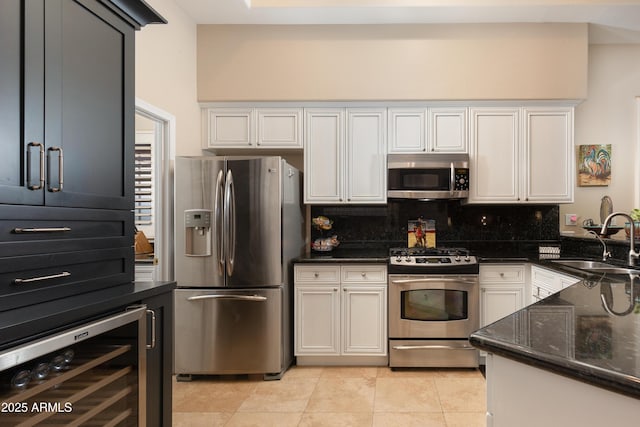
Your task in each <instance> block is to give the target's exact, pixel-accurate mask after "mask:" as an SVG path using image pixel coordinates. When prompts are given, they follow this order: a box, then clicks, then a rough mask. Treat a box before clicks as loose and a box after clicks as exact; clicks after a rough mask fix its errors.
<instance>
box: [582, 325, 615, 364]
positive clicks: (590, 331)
mask: <svg viewBox="0 0 640 427" xmlns="http://www.w3.org/2000/svg"><path fill="white" fill-rule="evenodd" d="M611 339H612V333H611V319H610V318H609V317H608V316H578V328H577V333H576V358H577V359H611V357H612V351H611V349H612V348H613V346H612V343H611Z"/></svg>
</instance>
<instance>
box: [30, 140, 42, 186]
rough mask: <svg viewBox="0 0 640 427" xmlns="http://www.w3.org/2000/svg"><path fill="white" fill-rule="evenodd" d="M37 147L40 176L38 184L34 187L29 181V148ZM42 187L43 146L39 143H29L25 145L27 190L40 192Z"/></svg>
mask: <svg viewBox="0 0 640 427" xmlns="http://www.w3.org/2000/svg"><path fill="white" fill-rule="evenodd" d="M32 147H38V151H39V152H40V176H39V178H38V184H36V185H34V184H33V183H32V181H31V175H32V173H31V148H32ZM42 187H44V145H42V144H41V143H40V142H30V143H29V144H27V188H28V189H29V190H40V189H41V188H42Z"/></svg>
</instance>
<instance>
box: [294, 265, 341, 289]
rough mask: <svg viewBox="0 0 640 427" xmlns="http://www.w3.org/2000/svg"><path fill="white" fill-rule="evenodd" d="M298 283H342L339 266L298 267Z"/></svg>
mask: <svg viewBox="0 0 640 427" xmlns="http://www.w3.org/2000/svg"><path fill="white" fill-rule="evenodd" d="M294 280H295V282H296V283H336V284H337V283H340V266H339V265H318V264H313V265H304V266H301V265H296V266H295V278H294Z"/></svg>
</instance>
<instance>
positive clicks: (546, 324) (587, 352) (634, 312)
mask: <svg viewBox="0 0 640 427" xmlns="http://www.w3.org/2000/svg"><path fill="white" fill-rule="evenodd" d="M574 275H576V276H578V274H574ZM582 276H583V280H582V281H580V282H578V283H576V284H575V285H572V286H570V287H568V288H566V289H563V290H562V291H560V292H558V293H556V294H553V295H551V296H549V297H548V298H545V299H544V300H542V301H539V302H537V303H535V304H532V305H530V306H528V307H525V308H523V309H522V310H520V311H518V312H516V313H514V314H511V315H509V316H507V317H505V318H503V319H501V320H498V321H497V322H495V323H493V324H491V325H488V326H486V327H484V328H482V329H480V330H478V331H476V332H474V333H473V334H472V335H471V339H470V340H471V343H472V344H473V345H474V346H475V347H477V348H479V349H481V350H485V351H488V352H491V353H495V354H498V355H501V356H504V357H507V358H510V359H513V360H516V361H519V362H522V363H525V364H528V365H533V366H537V367H539V368H543V369H546V370H549V371H551V372H554V373H558V374H560V375H564V376H567V377H570V378H573V379H577V380H580V381H583V382H586V383H589V384H592V385H595V386H599V387H604V388H607V389H609V390H613V391H616V392H620V393H623V394H626V395H630V396H633V397H635V398H640V304H639V303H640V278H637V277H636V278H633V279H632V278H630V277H629V276H610V277H607V276H605V275H589V274H586V273H584V274H582ZM631 286H633V287H634V288H633V291H634V292H633V294H634V299H635V302H631V301H630V294H631ZM601 295H604V296H605V298H606V300H607V301H610V309H611V310H612V311H614V312H617V313H620V314H621V313H623V312H626V311H630V312H629V313H628V314H626V315H614V314H610V313H608V312H607V310H605V308H604V305H603V303H602V301H601Z"/></svg>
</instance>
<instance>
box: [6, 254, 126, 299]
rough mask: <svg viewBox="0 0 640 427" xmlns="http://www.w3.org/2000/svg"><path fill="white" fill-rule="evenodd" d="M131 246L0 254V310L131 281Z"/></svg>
mask: <svg viewBox="0 0 640 427" xmlns="http://www.w3.org/2000/svg"><path fill="white" fill-rule="evenodd" d="M133 264H134V263H133V248H132V247H129V248H117V249H101V250H94V251H77V252H60V253H54V254H43V255H31V256H20V257H6V258H0V311H5V310H10V309H15V308H18V307H23V306H26V305H31V304H37V303H40V302H44V301H50V300H54V299H58V298H64V297H68V296H71V295H77V294H81V293H84V292H89V291H95V290H98V289H102V288H108V287H111V286H115V285H119V284H122V283H127V282H132V281H133V269H134V265H133Z"/></svg>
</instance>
